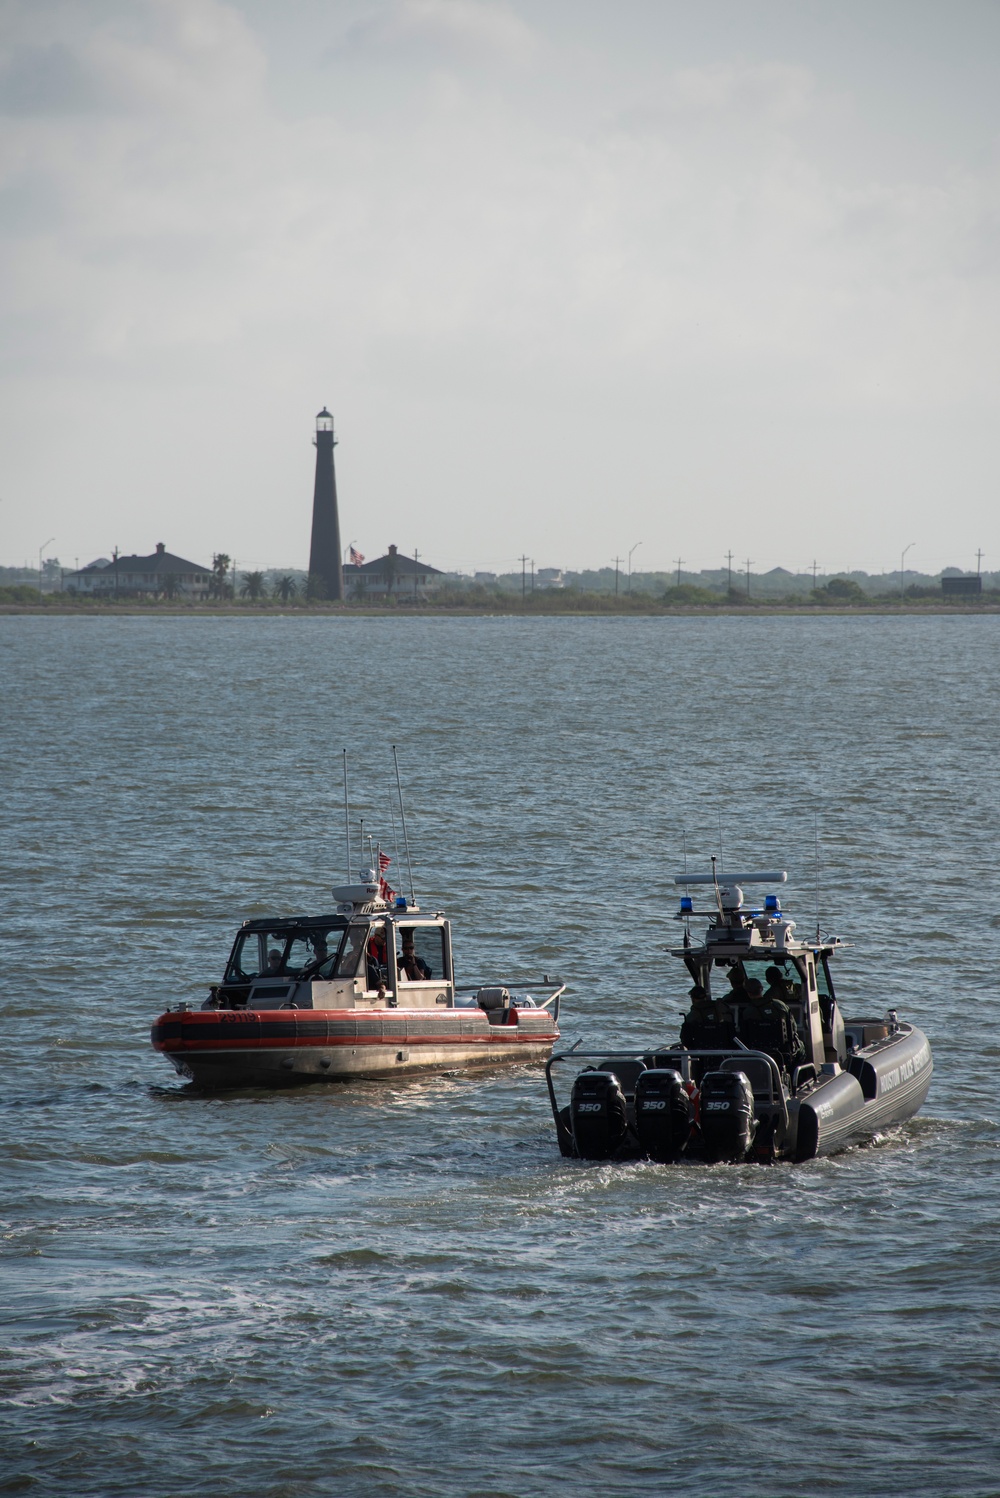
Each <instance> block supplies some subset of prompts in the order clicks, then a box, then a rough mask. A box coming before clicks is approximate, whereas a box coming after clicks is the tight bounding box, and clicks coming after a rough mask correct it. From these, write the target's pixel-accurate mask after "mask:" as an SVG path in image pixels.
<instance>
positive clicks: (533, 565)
mask: <svg viewBox="0 0 1000 1498" xmlns="http://www.w3.org/2000/svg"><path fill="white" fill-rule="evenodd" d="M531 591H532V593H534V591H535V559H534V557H532V558H531Z"/></svg>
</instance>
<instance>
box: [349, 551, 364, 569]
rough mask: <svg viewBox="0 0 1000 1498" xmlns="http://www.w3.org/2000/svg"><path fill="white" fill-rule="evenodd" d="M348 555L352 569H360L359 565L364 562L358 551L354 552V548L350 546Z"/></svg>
mask: <svg viewBox="0 0 1000 1498" xmlns="http://www.w3.org/2000/svg"><path fill="white" fill-rule="evenodd" d="M350 555H351V566H352V567H360V566H361V563H362V562H363V561H364V557H363V556H362V555H361V553H360V551H355V550H354V547H353V546H352V547H351V548H350Z"/></svg>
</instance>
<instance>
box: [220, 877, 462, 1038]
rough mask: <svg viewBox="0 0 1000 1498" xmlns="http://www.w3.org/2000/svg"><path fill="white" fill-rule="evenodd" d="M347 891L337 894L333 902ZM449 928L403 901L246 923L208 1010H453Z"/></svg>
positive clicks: (357, 903)
mask: <svg viewBox="0 0 1000 1498" xmlns="http://www.w3.org/2000/svg"><path fill="white" fill-rule="evenodd" d="M345 889H347V890H351V891H354V886H347V887H344V889H337V890H334V895H335V896H341V895H343V894H344V892H345ZM454 1003H455V984H454V974H453V970H452V954H451V924H450V922H449V921H448V920H446V918H445V917H444V916H442V915H440V914H438V913H435V914H433V915H423V914H421V912H420V911H419V910H418V909H417V908H416V907H415V906H412V905H410V906H407V905H406V902H405V901H402V900H400V901H399V902H397V905H396V906H395V907H390V906H388V905H387V904H386V902H385V901H384V900H381V899H379V898H375V899H371V898H362V899H359V900H353V899H350V898H346V899H345V898H341V899H340V900H339V901H338V909H337V912H336V913H334V914H331V915H325V916H292V917H290V918H287V919H284V920H282V919H278V920H272V919H266V920H250V921H244V922H243V925H242V927H241V928H240V930H239V933H238V934H237V937H236V940H235V941H234V943H233V949H232V953H231V954H230V958H229V962H228V964H227V966H226V973H225V977H224V978H223V980H222V982H221V983H220V984H217V985H216V986H215V987H214V988H213V990H212V997H211V998H210V1000H209V1006H210V1007H212V1008H222V1009H292V1008H293V1009H376V1008H380V1009H384V1008H388V1009H395V1008H406V1009H414V1008H418V1009H419V1008H436V1007H439V1006H447V1007H449V1008H451V1007H454Z"/></svg>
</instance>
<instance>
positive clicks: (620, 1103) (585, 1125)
mask: <svg viewBox="0 0 1000 1498" xmlns="http://www.w3.org/2000/svg"><path fill="white" fill-rule="evenodd" d="M569 1117H570V1127H571V1128H572V1130H573V1143H574V1144H575V1145H576V1152H577V1154H578V1155H579V1156H580V1158H581V1159H582V1160H607V1159H609V1158H610V1157H611V1156H612V1155H613V1154H614V1153H615V1151H616V1150H617V1149H618V1148H619V1147H620V1146H621V1145H622V1144H623V1143H624V1142H625V1136H626V1134H627V1132H628V1119H627V1115H626V1112H625V1094H624V1092H622V1089H621V1083H620V1082H619V1080H618V1078H617V1077H616V1076H615V1074H614V1072H610V1071H585V1072H581V1073H580V1075H579V1076H578V1077H577V1079H576V1081H575V1082H574V1083H573V1091H572V1093H571V1094H570V1100H569Z"/></svg>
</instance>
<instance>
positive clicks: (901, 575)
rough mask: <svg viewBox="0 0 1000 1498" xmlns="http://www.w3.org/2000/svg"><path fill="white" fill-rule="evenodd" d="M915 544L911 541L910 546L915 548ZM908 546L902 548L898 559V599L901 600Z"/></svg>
mask: <svg viewBox="0 0 1000 1498" xmlns="http://www.w3.org/2000/svg"><path fill="white" fill-rule="evenodd" d="M916 544H917V543H916V541H911V542H910V546H916ZM910 546H904V547H903V553H902V556H901V557H900V559H899V596H900V598H902V596H903V578H904V576H905V567H906V553H907V552H908V551H909V549H910Z"/></svg>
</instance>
